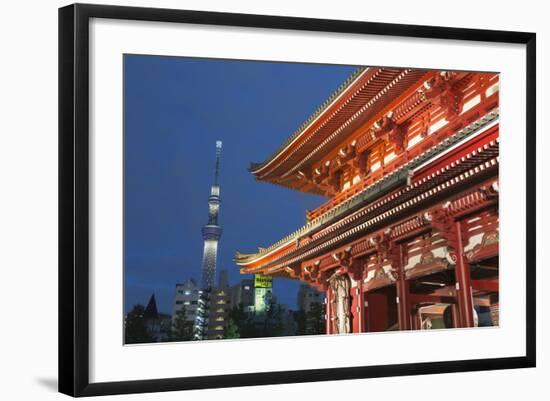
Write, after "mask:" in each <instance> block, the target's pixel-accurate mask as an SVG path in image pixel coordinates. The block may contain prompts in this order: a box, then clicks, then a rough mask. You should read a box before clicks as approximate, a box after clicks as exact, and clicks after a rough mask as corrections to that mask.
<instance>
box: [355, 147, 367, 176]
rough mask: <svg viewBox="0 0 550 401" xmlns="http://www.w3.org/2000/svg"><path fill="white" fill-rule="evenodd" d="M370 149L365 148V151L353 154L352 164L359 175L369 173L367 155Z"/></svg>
mask: <svg viewBox="0 0 550 401" xmlns="http://www.w3.org/2000/svg"><path fill="white" fill-rule="evenodd" d="M370 153H371V151H370V150H367V151H365V152H361V153H359V154H357V155H356V156H355V158H354V159H353V163H352V166H353V167H354V168H356V169H357V171H359V174H360V175H361V176H363V177H364V176H366V175H367V174H368V173H370V166H369V157H370Z"/></svg>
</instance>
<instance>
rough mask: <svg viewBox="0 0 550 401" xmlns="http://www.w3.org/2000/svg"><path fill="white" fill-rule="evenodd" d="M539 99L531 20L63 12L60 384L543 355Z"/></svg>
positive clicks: (250, 378) (122, 387) (420, 366)
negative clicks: (491, 24)
mask: <svg viewBox="0 0 550 401" xmlns="http://www.w3.org/2000/svg"><path fill="white" fill-rule="evenodd" d="M388 22H391V21H388ZM535 109H536V107H535V34H534V33H525V32H509V31H488V30H474V29H464V28H447V27H433V26H414V25H396V24H391V23H370V22H358V21H336V20H319V19H308V18H294V17H280V16H264V15H243V14H231V13H216V12H203V11H184V10H168V9H152V8H137V7H118V6H116V7H115V6H101V5H85V4H78V5H70V6H67V7H64V8H61V9H60V10H59V150H60V152H59V233H60V234H59V390H60V391H61V392H62V393H66V394H69V395H72V396H92V395H104V394H120V393H136V392H154V391H170V390H185V389H201V388H214V387H229V386H248V385H259V384H278V383H292V382H310V381H322V380H341V379H352V378H372V377H383V376H397V375H418V374H432V373H444V372H462V371H477V370H490V369H511V368H527V367H533V366H535V360H536V358H535V354H536V353H535V246H536V239H535V222H536V219H535Z"/></svg>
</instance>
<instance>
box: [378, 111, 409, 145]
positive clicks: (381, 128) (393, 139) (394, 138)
mask: <svg viewBox="0 0 550 401" xmlns="http://www.w3.org/2000/svg"><path fill="white" fill-rule="evenodd" d="M392 116H393V113H391V112H390V113H388V114H386V115H385V116H384V117H382V118H381V119H380V120H378V121H376V122H375V123H374V127H373V128H374V134H375V136H376V137H377V138H381V137H385V138H387V141H388V142H390V143H391V144H393V146H394V148H395V153H396V154H397V153H401V152H403V151H404V150H405V149H406V148H407V126H406V125H405V124H397V123H396V122H395V121H394V120H393V119H392Z"/></svg>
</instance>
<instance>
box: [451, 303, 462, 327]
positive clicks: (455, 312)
mask: <svg viewBox="0 0 550 401" xmlns="http://www.w3.org/2000/svg"><path fill="white" fill-rule="evenodd" d="M451 310H452V311H453V312H452V313H453V327H455V328H456V327H460V319H459V317H458V306H457V305H456V304H452V305H451Z"/></svg>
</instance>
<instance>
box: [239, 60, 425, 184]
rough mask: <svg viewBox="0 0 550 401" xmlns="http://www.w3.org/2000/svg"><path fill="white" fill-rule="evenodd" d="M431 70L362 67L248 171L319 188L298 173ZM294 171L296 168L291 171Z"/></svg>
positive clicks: (260, 177)
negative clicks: (278, 145)
mask: <svg viewBox="0 0 550 401" xmlns="http://www.w3.org/2000/svg"><path fill="white" fill-rule="evenodd" d="M430 74H433V71H429V70H413V69H403V68H389V67H369V68H365V67H362V68H358V69H357V70H356V71H355V72H354V73H353V74H352V75H351V76H350V77H349V78H348V79H347V80H346V81H345V82H344V83H343V84H342V85H341V86H340V87H339V88H338V89H337V90H336V91H335V92H334V93H333V94H332V95H331V96H330V97H329V98H328V99H327V101H325V102H324V103H323V104H322V105H321V107H320V108H319V109H318V110H317V111H316V112H315V113H313V115H312V116H310V117H309V118H308V119H307V120H306V122H305V123H304V124H302V126H301V127H300V128H298V130H296V131H295V132H294V133H293V134H292V135H291V136H290V137H289V138H288V140H287V141H286V142H285V143H284V144H283V145H282V146H281V147H280V148H279V149H278V150H277V151H276V152H275V153H274V154H273V155H272V156H271V157H270V158H268V159H267V160H265V161H264V162H263V163H252V164H251V167H250V171H251V172H252V174H254V175H255V176H256V179H258V180H260V181H269V182H272V183H275V184H279V185H283V186H287V187H290V188H292V189H296V190H300V191H305V192H312V193H317V194H320V193H322V192H320V191H319V188H317V187H316V186H314V185H308V184H307V183H305V182H304V181H303V180H300V179H299V178H297V174H298V171H299V170H298V169H299V168H308V167H311V165H312V164H313V163H315V162H316V161H319V160H320V159H322V157H323V156H325V155H326V154H327V153H328V152H329V151H331V149H332V147H331V145H333V144H334V143H336V142H337V141H338V142H340V141H342V140H344V139H345V138H347V137H349V135H351V134H352V133H353V132H355V131H356V129H357V128H358V127H359V126H360V125H361V124H363V123H365V122H366V121H367V120H368V119H370V118H372V117H374V116H376V115H378V114H380V113H381V112H382V111H383V109H384V108H386V107H387V106H388V104H390V103H391V102H392V101H394V100H395V99H396V98H397V97H399V96H400V95H402V94H403V93H405V92H407V90H411V89H415V88H417V87H418V86H420V85H421V84H422V83H423V82H424V80H425V79H426V78H427V77H428V76H429V75H430ZM292 173H294V174H292Z"/></svg>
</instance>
